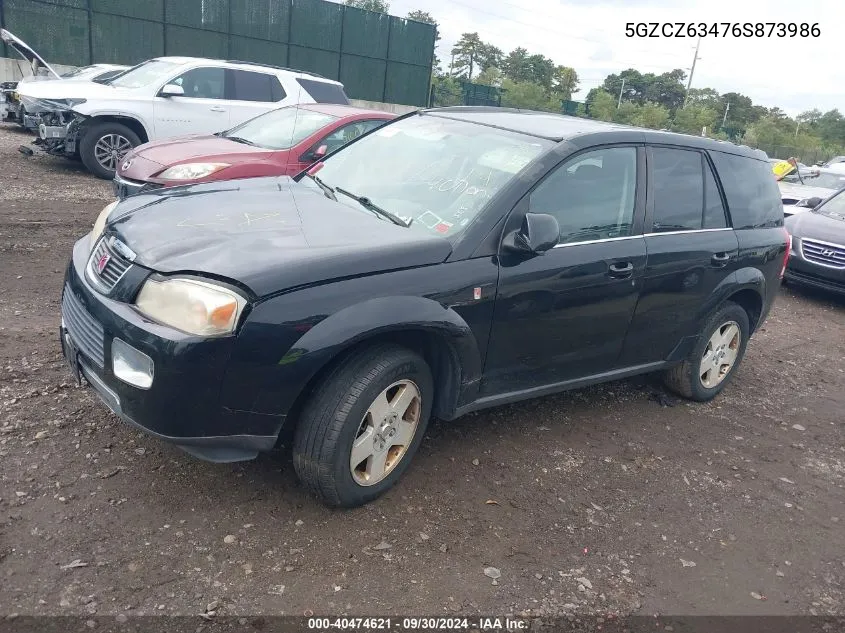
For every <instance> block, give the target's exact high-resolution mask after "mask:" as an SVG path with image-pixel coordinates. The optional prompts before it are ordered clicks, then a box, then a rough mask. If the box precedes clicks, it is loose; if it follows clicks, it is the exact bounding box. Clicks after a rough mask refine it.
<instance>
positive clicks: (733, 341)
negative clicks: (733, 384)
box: [698, 321, 742, 389]
mask: <svg viewBox="0 0 845 633" xmlns="http://www.w3.org/2000/svg"><path fill="white" fill-rule="evenodd" d="M741 342H742V331H741V330H740V329H739V324H738V323H737V322H736V321H728V322H726V323H723V324H722V325H720V326H719V327H717V328H716V330H715V331H714V332H713V335H712V336H711V337H710V340H709V341H708V342H707V347H706V348H704V354H703V355H702V356H701V363H700V364H699V367H698V376H699V380H701V384H702V385H703V386H704V387H705V388H707V389H712V388H713V387H716V386H717V385H719V384H720V383H721V382H722V381H723V380H724V379H725V378H726V377H727V375H728V374H729V373H730V371H731V369H732V368H733V366H734V364H735V363H736V358H737V355H738V354H739V347H740V343H741Z"/></svg>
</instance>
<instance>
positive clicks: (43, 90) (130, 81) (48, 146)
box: [18, 57, 349, 179]
mask: <svg viewBox="0 0 845 633" xmlns="http://www.w3.org/2000/svg"><path fill="white" fill-rule="evenodd" d="M18 92H19V94H20V98H21V102H22V104H23V105H24V107H25V108H26V110H27V115H26V121H27V124H29V125H32V124H37V126H38V130H39V136H40V139H41V145H42V147H43V148H44V149H45V150H46V151H48V152H49V153H51V154H55V155H61V156H69V157H74V156H78V157H79V158H80V159H81V160H82V162H83V163H84V164H85V166H86V167H87V168H88V169H89V170H90V171H91V172H92V173H93V174H94V175H96V176H99V177H100V178H109V179H110V178H113V177H114V173H115V170H116V168H117V165H118V164H120V161H121V160H122V158H123V156H124V155H125V154H126V153H127V152H128V151H129V150H130V149H132V148H133V147H135V146H137V145H141V144H142V143H146V142H148V141H155V140H160V139H166V138H171V137H176V136H185V135H190V134H211V133H215V132H220V131H222V130H226V129H229V128H231V127H233V126H235V125H238V124H240V123H243V122H244V121H247V120H248V119H251V118H253V117H255V116H258V115H259V114H263V113H264V112H267V111H269V110H274V109H276V108H281V107H284V106H288V105H294V104H298V103H341V104H348V103H349V99H348V98H347V96H346V94H345V92H344V90H343V84H341V83H340V82H337V81H332V80H330V79H326V78H325V77H321V76H320V75H315V74H312V73H307V72H302V71H296V70H291V69H287V68H280V67H277V66H268V65H264V64H257V63H252V62H240V61H222V60H212V59H200V58H192V57H158V58H155V59H150V60H147V61H145V62H143V63H141V64H138V65H137V66H134V67H133V68H130V69H129V70H127V71H126V72H124V73H122V74H121V75H119V76H117V77H116V78H114V79H112V80H110V81H109V82H108V83H107V84H99V83H95V82H33V83H31V84H27V85H25V86H23V87H20V88H19V90H18Z"/></svg>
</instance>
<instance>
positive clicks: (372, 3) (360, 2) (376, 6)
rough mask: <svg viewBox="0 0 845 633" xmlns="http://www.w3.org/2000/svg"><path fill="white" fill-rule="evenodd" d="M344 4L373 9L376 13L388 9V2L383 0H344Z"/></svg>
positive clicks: (384, 11) (368, 9)
mask: <svg viewBox="0 0 845 633" xmlns="http://www.w3.org/2000/svg"><path fill="white" fill-rule="evenodd" d="M346 6H348V7H355V8H356V9H364V10H366V11H375V12H376V13H387V12H388V11H390V4H389V3H388V2H386V1H385V0H346Z"/></svg>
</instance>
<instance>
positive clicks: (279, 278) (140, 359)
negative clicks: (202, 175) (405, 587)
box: [61, 108, 789, 506]
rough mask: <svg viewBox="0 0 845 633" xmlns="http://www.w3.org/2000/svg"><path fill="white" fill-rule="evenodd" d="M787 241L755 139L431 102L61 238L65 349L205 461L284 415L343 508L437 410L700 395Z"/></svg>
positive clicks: (123, 401)
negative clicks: (621, 392)
mask: <svg viewBox="0 0 845 633" xmlns="http://www.w3.org/2000/svg"><path fill="white" fill-rule="evenodd" d="M788 241H789V236H788V234H787V233H786V231H785V229H784V227H783V208H782V206H781V201H780V195H779V193H778V188H777V185H776V184H775V180H774V178H773V177H772V173H771V168H770V166H769V164H768V162H767V160H766V156H765V154H763V153H762V152H758V151H755V150H751V149H748V148H745V147H738V146H736V145H732V144H729V143H722V142H717V141H713V140H708V139H706V138H698V137H693V136H684V135H679V134H670V133H663V132H654V131H649V130H642V129H636V128H631V127H622V126H617V125H610V124H605V123H600V122H596V121H590V120H584V119H578V118H571V117H564V116H557V115H551V114H541V113H532V112H520V111H514V110H506V109H496V108H493V109H488V108H447V109H439V110H428V111H421V112H416V113H412V114H410V115H407V116H404V117H401V118H398V119H395V120H394V122H391V123H389V124H387V125H385V126H383V127H382V128H379V129H378V130H376V131H373V132H371V133H369V134H367V135H365V136H362V137H361V138H359V139H358V140H356V141H354V142H353V143H351V144H350V145H347V146H346V147H345V148H342V149H340V150H339V151H337V152H335V153H334V154H332V155H330V156H329V157H327V158H326V159H325V160H324V161H322V162H320V163H318V164H316V165H315V166H313V167H311V168H310V169H309V170H308V172H307V173H303V174H300V175H299V176H297V177H295V178H293V179H291V178H287V177H280V178H256V179H248V180H237V181H231V182H215V183H209V184H202V185H195V186H190V187H177V188H173V189H162V190H158V191H154V192H150V193H146V194H142V195H138V196H135V197H132V198H129V199H127V200H125V201H123V202H120V203H119V204H117V205H116V206H115V205H114V204H112V205H110V206H109V207H107V208H106V209H104V210H103V212H102V213H101V216H100V218H99V219H98V221H97V223H96V224H95V228H94V230H93V232H92V233H91V235H89V236H86V237H84V238H83V239H81V240H79V241H78V242H77V243H76V245H75V247H74V250H73V258H72V262H71V264H70V266H69V267H68V270H67V278H66V285H65V287H64V292H63V298H62V328H61V340H62V345H63V348H64V351H65V354H66V356H67V358H68V359H69V360H70V364H71V367H72V369H73V371H74V372H75V373H76V374H77V376H79V375H80V374H81V375H83V376H84V377H85V378H86V379H87V381H88V382H89V383H90V384H91V385H92V386H93V388H94V389H95V390H96V391H97V393H98V394H99V395H100V396H101V397H102V399H103V400H104V401H105V402H106V404H107V405H108V406H109V407H110V408H111V409H112V410H113V411H114V412H115V413H116V414H117V415H118V416H120V417H121V418H122V419H123V420H125V421H126V422H128V423H130V424H134V425H137V426H140V427H141V428H143V429H144V430H145V431H147V432H148V433H150V434H152V435H155V436H157V437H160V438H162V439H165V440H167V441H170V442H173V443H175V444H177V445H179V446H180V447H182V448H183V449H185V450H187V451H188V452H190V453H192V454H194V455H196V456H198V457H201V458H204V459H208V460H213V461H234V460H242V459H250V458H253V457H255V456H256V455H257V453H258V452H259V451H266V450H269V449H272V448H273V447H274V445H276V443H277V441H278V438H279V434H280V432H282V430H283V429H286V428H287V429H290V430H292V431H293V433H294V465H295V468H296V472H297V473H298V474H299V477H300V478H301V480H302V481H303V482H304V484H305V485H306V486H307V487H308V488H310V489H311V490H313V491H314V492H316V493H317V494H318V495H319V496H320V497H322V499H323V500H324V501H325V502H326V503H328V504H330V505H336V506H354V505H359V504H362V503H365V502H367V501H369V500H371V499H374V498H375V497H377V496H379V495H380V494H381V493H383V492H384V491H385V490H386V489H387V488H389V487H390V486H391V485H392V484H393V483H395V481H396V480H397V479H398V478H399V477H400V475H401V474H402V472H403V471H404V470H405V469H406V468H407V467H408V464H409V462H410V461H411V457H412V455H413V454H414V452H415V451H416V450H417V448H418V446H419V444H420V441H421V439H422V435H423V433H424V431H425V428H426V424H427V423H428V421H429V418H430V417H432V416H437V417H438V418H441V419H444V420H451V419H454V418H456V417H458V416H460V415H463V414H465V413H467V412H469V411H474V410H477V409H481V408H484V407H490V406H495V405H499V404H503V403H507V402H514V401H517V400H522V399H525V398H532V397H535V396H541V395H544V394H550V393H554V392H558V391H561V390H564V389H571V388H574V387H581V386H584V385H589V384H592V383H598V382H603V381H608V380H615V379H619V378H624V377H626V376H631V375H634V374H641V373H645V372H654V371H662V372H665V376H666V383H667V384H668V386H669V387H670V388H671V389H673V390H674V391H676V392H677V393H679V394H682V395H683V396H685V397H687V398H691V399H693V400H698V401H704V400H709V399H710V398H713V397H714V396H715V395H716V394H718V393H719V392H720V391H721V390H722V388H724V386H725V384H726V383H727V381H728V380H729V379H730V377H731V375H732V374H733V373H734V371H735V370H736V367H737V365H738V364H739V363H740V361H741V360H742V357H743V354H744V352H745V348H746V345H747V344H748V339H749V337H750V336H751V334H752V333H754V331H755V330H756V329H757V328H759V327H760V324H761V323H762V322H763V320H764V319H765V318H766V316H767V314H768V312H769V309H770V308H771V306H772V302H773V300H774V298H775V295H776V294H777V292H778V287H779V283H780V278H781V276H782V274H783V269H784V265H785V261H786V255H787V252H788Z"/></svg>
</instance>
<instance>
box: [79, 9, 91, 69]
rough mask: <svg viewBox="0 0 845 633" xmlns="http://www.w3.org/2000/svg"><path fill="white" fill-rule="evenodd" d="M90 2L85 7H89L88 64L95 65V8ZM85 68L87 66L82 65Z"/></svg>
mask: <svg viewBox="0 0 845 633" xmlns="http://www.w3.org/2000/svg"><path fill="white" fill-rule="evenodd" d="M91 1H92V0H88V1H87V2H86V3H85V5H86V6H87V7H88V63H89V64H93V63H94V8H93V7H92V6H91ZM81 65H82V66H84V65H85V64H81Z"/></svg>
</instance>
